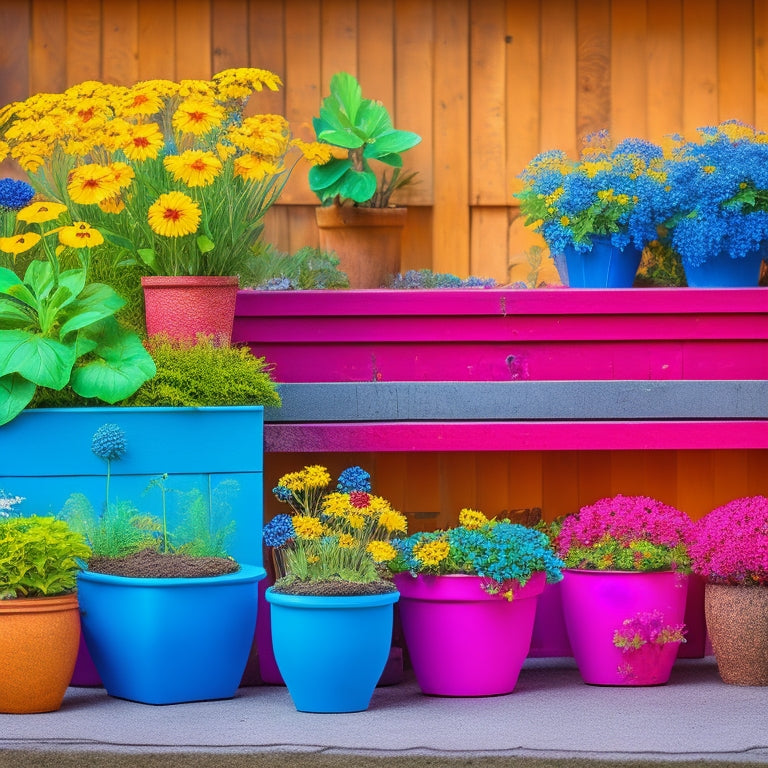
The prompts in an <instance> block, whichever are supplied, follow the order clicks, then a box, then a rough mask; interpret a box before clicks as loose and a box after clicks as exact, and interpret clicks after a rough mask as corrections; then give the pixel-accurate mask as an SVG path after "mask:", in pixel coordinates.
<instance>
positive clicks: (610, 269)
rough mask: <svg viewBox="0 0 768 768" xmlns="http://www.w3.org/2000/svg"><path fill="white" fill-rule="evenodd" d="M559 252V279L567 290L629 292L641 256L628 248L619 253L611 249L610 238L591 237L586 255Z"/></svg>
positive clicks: (568, 248)
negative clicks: (561, 256)
mask: <svg viewBox="0 0 768 768" xmlns="http://www.w3.org/2000/svg"><path fill="white" fill-rule="evenodd" d="M563 252H564V255H565V263H566V271H567V274H566V275H562V274H561V279H562V280H563V283H564V284H565V285H567V286H568V287H569V288H631V287H632V285H633V284H634V282H635V275H636V274H637V268H638V267H639V266H640V259H641V258H642V255H643V252H642V251H639V250H638V249H637V248H634V247H633V246H631V245H628V246H627V247H626V248H624V250H623V251H620V250H619V249H618V248H616V247H615V246H613V245H611V238H610V237H605V236H600V235H594V236H593V237H592V250H591V251H588V252H587V253H579V252H578V251H577V250H576V249H575V248H574V247H573V246H566V247H565V248H564V249H563ZM555 263H556V264H557V259H556V260H555Z"/></svg>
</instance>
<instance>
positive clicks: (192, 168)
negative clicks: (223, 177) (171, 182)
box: [163, 149, 222, 187]
mask: <svg viewBox="0 0 768 768" xmlns="http://www.w3.org/2000/svg"><path fill="white" fill-rule="evenodd" d="M163 165H164V166H165V168H166V170H168V171H169V172H170V173H171V174H172V175H173V178H174V179H175V180H176V181H183V182H184V183H185V184H186V185H187V186H188V187H207V186H208V185H209V184H212V183H213V182H214V180H215V179H216V177H217V176H218V175H219V173H220V172H221V169H222V164H221V160H219V158H218V157H216V155H214V154H213V152H204V151H203V150H200V149H188V150H187V151H186V152H183V153H182V154H180V155H169V156H168V157H166V158H165V159H164V160H163Z"/></svg>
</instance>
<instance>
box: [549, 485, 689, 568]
mask: <svg viewBox="0 0 768 768" xmlns="http://www.w3.org/2000/svg"><path fill="white" fill-rule="evenodd" d="M558 525H559V531H558V532H557V535H556V537H555V549H556V551H557V552H558V554H559V555H560V557H561V558H562V559H563V560H564V561H565V565H566V567H568V568H582V569H586V570H598V571H602V570H613V571H664V570H674V571H681V572H687V571H690V558H689V555H688V548H689V546H690V545H691V543H692V541H693V522H692V521H691V519H690V518H689V517H688V515H686V514H685V513H684V512H681V511H680V510H679V509H676V508H675V507H672V506H670V505H668V504H664V503H663V502H661V501H658V500H657V499H653V498H650V497H648V496H623V495H621V494H619V495H617V496H614V497H612V498H604V499H600V500H599V501H597V502H595V503H594V504H590V505H587V506H584V507H582V508H581V509H580V510H579V511H578V512H576V513H574V514H572V515H566V516H565V517H564V518H563V519H562V521H561V522H559V523H558Z"/></svg>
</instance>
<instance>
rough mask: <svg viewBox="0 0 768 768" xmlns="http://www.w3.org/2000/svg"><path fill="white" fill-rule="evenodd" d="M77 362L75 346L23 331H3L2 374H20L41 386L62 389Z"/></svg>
mask: <svg viewBox="0 0 768 768" xmlns="http://www.w3.org/2000/svg"><path fill="white" fill-rule="evenodd" d="M74 363H75V348H74V345H72V346H66V345H64V344H61V343H59V342H58V341H55V340H54V339H49V338H46V337H44V336H39V335H36V334H33V333H30V332H28V331H22V330H13V331H3V332H2V333H0V376H5V375H6V374H9V373H18V374H20V375H21V376H23V377H24V378H25V379H28V380H29V381H31V382H34V383H35V384H37V385H39V386H41V387H50V388H51V389H61V388H62V387H64V386H65V385H66V384H67V382H69V377H70V374H71V371H72V366H73V365H74Z"/></svg>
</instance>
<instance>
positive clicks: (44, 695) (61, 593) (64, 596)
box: [0, 493, 90, 714]
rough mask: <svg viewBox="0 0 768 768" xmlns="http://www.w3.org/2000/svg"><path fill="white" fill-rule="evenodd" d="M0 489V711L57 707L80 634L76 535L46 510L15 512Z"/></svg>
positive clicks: (82, 546) (15, 499) (12, 500)
mask: <svg viewBox="0 0 768 768" xmlns="http://www.w3.org/2000/svg"><path fill="white" fill-rule="evenodd" d="M23 500H24V499H23V498H22V497H20V496H12V497H11V496H6V495H5V494H4V493H2V494H0V625H1V626H2V631H0V655H2V658H3V664H2V665H0V712H5V713H23V714H29V713H33V712H53V711H55V710H57V709H59V708H60V707H61V703H62V701H63V699H64V694H65V692H66V690H67V687H68V686H69V682H70V679H71V678H72V670H73V669H74V666H75V659H76V658H77V650H78V644H79V641H80V621H79V616H78V604H77V594H76V591H75V587H76V574H77V571H78V568H79V565H78V559H79V558H87V557H88V556H89V554H90V550H89V548H88V546H87V545H86V543H85V541H84V539H83V537H82V536H81V535H80V534H78V533H76V532H75V531H73V530H72V529H71V528H70V527H69V526H68V525H67V523H66V522H65V521H63V520H57V519H55V518H53V517H37V516H32V517H19V516H16V515H14V514H13V508H14V506H16V505H17V504H19V503H21V502H22V501H23Z"/></svg>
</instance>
